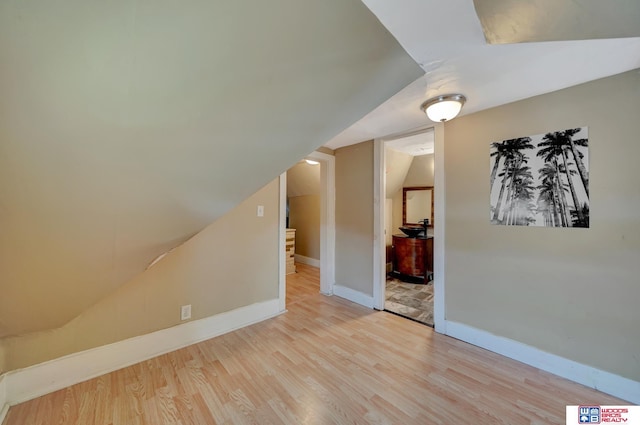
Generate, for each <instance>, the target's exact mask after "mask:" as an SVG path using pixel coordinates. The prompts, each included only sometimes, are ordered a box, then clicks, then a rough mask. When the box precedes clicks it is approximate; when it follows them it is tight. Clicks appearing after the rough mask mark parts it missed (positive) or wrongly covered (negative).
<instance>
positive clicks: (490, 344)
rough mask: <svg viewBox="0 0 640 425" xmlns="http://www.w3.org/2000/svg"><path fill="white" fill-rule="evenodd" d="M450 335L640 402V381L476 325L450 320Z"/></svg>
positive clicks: (591, 386)
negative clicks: (481, 328)
mask: <svg viewBox="0 0 640 425" xmlns="http://www.w3.org/2000/svg"><path fill="white" fill-rule="evenodd" d="M446 330H447V335H449V336H451V337H453V338H456V339H459V340H461V341H464V342H468V343H469V344H473V345H476V346H478V347H482V348H485V349H487V350H490V351H493V352H494V353H498V354H501V355H503V356H506V357H509V358H511V359H514V360H517V361H519V362H522V363H525V364H528V365H530V366H533V367H536V368H538V369H541V370H544V371H547V372H550V373H553V374H554V375H558V376H561V377H563V378H566V379H569V380H570V381H574V382H577V383H579V384H582V385H585V386H587V387H590V388H594V389H596V390H598V391H602V392H604V393H607V394H611V395H613V396H615V397H619V398H621V399H623V400H627V401H629V402H631V403H634V404H640V382H636V381H633V380H631V379H628V378H624V377H622V376H619V375H615V374H613V373H610V372H606V371H603V370H600V369H596V368H595V367H592V366H587V365H584V364H582V363H578V362H576V361H573V360H569V359H566V358H564V357H560V356H558V355H555V354H551V353H547V352H546V351H542V350H540V349H538V348H535V347H532V346H530V345H526V344H523V343H521V342H518V341H514V340H512V339H509V338H505V337H502V336H498V335H495V334H492V333H490V332H487V331H484V330H480V329H476V328H474V327H471V326H468V325H465V324H462V323H457V322H451V321H447V324H446Z"/></svg>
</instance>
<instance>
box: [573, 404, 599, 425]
mask: <svg viewBox="0 0 640 425" xmlns="http://www.w3.org/2000/svg"><path fill="white" fill-rule="evenodd" d="M578 423H579V424H599V423H600V406H578Z"/></svg>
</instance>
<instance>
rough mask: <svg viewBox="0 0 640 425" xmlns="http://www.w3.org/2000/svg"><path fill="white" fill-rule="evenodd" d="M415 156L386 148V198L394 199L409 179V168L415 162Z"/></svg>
mask: <svg viewBox="0 0 640 425" xmlns="http://www.w3.org/2000/svg"><path fill="white" fill-rule="evenodd" d="M413 158H414V157H413V156H411V155H409V154H408V153H404V152H398V151H396V150H393V149H390V148H387V147H385V150H384V165H385V170H384V173H385V188H384V190H385V196H386V197H387V198H393V196H394V195H395V194H396V193H397V192H398V190H400V189H402V184H403V183H404V180H405V179H406V178H407V173H408V172H409V168H411V163H412V162H413Z"/></svg>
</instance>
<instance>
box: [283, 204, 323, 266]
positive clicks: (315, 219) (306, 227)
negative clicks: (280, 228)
mask: <svg viewBox="0 0 640 425" xmlns="http://www.w3.org/2000/svg"><path fill="white" fill-rule="evenodd" d="M289 227H290V228H292V229H296V254H299V255H304V256H305V257H309V258H314V259H316V260H320V195H306V196H294V197H293V198H289Z"/></svg>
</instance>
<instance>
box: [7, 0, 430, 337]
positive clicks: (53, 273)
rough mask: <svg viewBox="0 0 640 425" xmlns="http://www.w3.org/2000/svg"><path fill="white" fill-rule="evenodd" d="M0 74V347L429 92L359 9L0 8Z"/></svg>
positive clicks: (259, 4)
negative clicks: (387, 108)
mask: <svg viewBox="0 0 640 425" xmlns="http://www.w3.org/2000/svg"><path fill="white" fill-rule="evenodd" d="M0 64H2V65H1V66H2V72H0V93H2V96H0V337H2V336H8V335H16V334H23V333H28V332H33V331H38V330H44V329H50V328H54V327H58V326H61V325H62V324H64V323H66V322H67V321H69V320H70V319H71V318H73V317H75V316H77V315H78V314H80V313H81V312H82V311H84V310H85V309H86V308H88V307H89V306H91V305H92V304H94V303H96V302H97V301H98V300H100V299H101V298H102V297H104V296H105V295H107V294H109V293H110V292H112V291H113V290H115V289H116V288H117V287H119V286H120V285H122V284H124V283H126V282H127V281H128V280H129V279H131V278H132V277H133V276H135V275H136V274H137V273H140V272H142V271H143V270H144V269H145V267H146V266H147V265H148V264H149V263H150V262H151V261H152V260H153V259H154V258H156V257H157V256H158V255H160V254H162V253H163V252H165V251H167V250H169V249H171V248H173V247H175V246H176V245H178V244H180V243H181V242H183V241H184V240H186V239H187V238H189V237H190V236H192V235H193V234H195V233H197V232H199V231H200V230H201V229H203V228H204V227H205V226H206V225H208V224H210V223H211V222H212V221H214V220H215V219H217V218H218V217H220V216H222V215H223V214H225V213H227V212H228V211H230V210H231V209H232V208H233V207H234V206H235V205H237V204H238V203H239V202H241V201H242V200H244V199H246V198H247V197H248V196H249V195H251V194H252V193H254V192H255V191H257V190H258V189H259V188H260V187H262V186H264V185H265V184H267V183H268V182H269V181H271V180H273V179H274V178H276V177H277V176H278V175H279V174H280V173H281V172H283V171H285V170H286V169H287V168H289V167H290V166H291V165H292V164H295V163H296V162H297V161H298V160H299V159H300V158H302V157H304V156H305V155H307V154H308V153H309V152H312V151H313V150H314V149H316V148H318V147H319V146H321V145H322V144H323V143H324V142H326V141H327V140H329V139H331V138H333V137H334V136H335V135H336V134H338V133H340V132H341V131H342V130H344V129H345V128H347V127H348V126H350V125H351V124H353V123H354V122H355V121H357V120H358V119H359V118H361V117H362V116H364V115H365V114H367V113H368V112H369V111H371V110H372V109H374V108H375V107H376V106H377V105H379V104H381V103H382V102H383V101H384V100H386V99H388V98H389V97H391V96H392V95H393V94H395V93H397V92H398V91H399V90H400V89H402V88H403V87H405V86H406V85H407V84H408V83H410V82H411V81H413V80H415V79H416V78H418V77H419V76H420V75H421V74H422V71H421V69H420V68H419V67H418V66H417V65H416V64H415V62H414V61H413V60H412V59H411V57H409V55H407V53H406V52H405V51H404V50H403V49H402V47H401V46H400V45H399V44H398V43H397V41H396V40H395V39H394V38H393V37H392V36H391V35H390V34H389V33H388V31H387V30H386V29H385V28H384V27H383V26H382V25H380V23H379V22H378V20H377V19H376V17H375V16H374V15H373V14H372V13H371V12H370V11H369V9H367V8H366V6H365V5H364V4H363V3H362V2H360V0H322V1H318V0H296V1H291V0H273V1H269V2H264V1H259V0H249V1H243V2H237V1H231V0H222V1H214V2H202V1H198V0H182V1H179V2H175V1H168V0H159V1H158V0H115V1H106V2H96V1H85V0H58V1H49V0H27V1H0ZM267 213H268V212H267Z"/></svg>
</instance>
